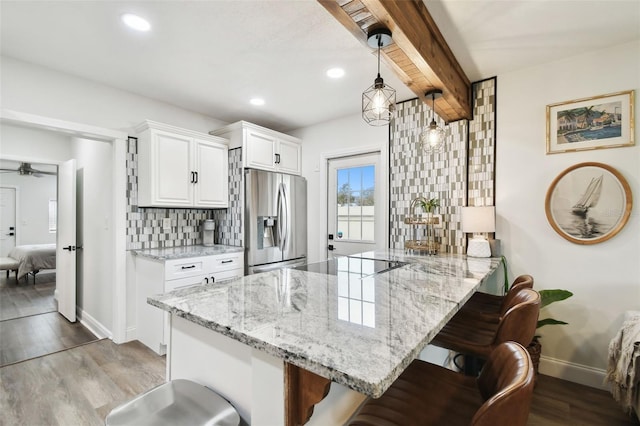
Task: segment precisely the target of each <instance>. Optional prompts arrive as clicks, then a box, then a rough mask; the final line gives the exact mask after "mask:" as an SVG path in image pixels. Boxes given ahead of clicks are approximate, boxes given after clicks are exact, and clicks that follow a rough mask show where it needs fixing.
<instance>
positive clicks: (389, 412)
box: [349, 342, 533, 426]
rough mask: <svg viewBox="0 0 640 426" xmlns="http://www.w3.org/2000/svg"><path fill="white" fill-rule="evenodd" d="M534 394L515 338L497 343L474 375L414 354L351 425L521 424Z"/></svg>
mask: <svg viewBox="0 0 640 426" xmlns="http://www.w3.org/2000/svg"><path fill="white" fill-rule="evenodd" d="M532 397H533V366H532V364H531V358H530V357H529V353H528V352H527V350H526V349H525V348H524V347H522V346H521V345H520V344H518V343H514V342H505V343H502V344H500V345H498V346H497V347H496V348H495V350H494V351H493V352H492V353H491V355H490V356H489V359H488V361H487V363H486V365H485V367H484V369H483V370H482V372H481V373H480V376H478V378H475V377H469V376H465V375H463V374H460V373H456V372H455V371H452V370H448V369H446V368H444V367H440V366H437V365H434V364H430V363H428V362H424V361H420V360H415V361H413V362H412V363H411V364H410V365H409V367H408V368H407V369H406V370H405V371H404V372H403V373H402V374H401V375H400V377H398V379H397V380H396V381H395V382H394V383H393V384H392V385H391V387H389V389H387V391H386V392H385V393H384V394H383V395H382V396H381V397H380V398H378V399H368V400H366V401H365V402H364V404H363V405H362V406H361V407H360V409H359V410H358V411H357V412H356V414H355V415H354V416H353V417H352V418H351V420H350V422H349V425H351V426H374V425H375V426H392V425H402V426H409V425H415V426H418V425H420V426H430V425H437V426H440V425H447V426H455V425H473V426H524V425H526V424H527V418H528V416H529V409H530V407H531V399H532Z"/></svg>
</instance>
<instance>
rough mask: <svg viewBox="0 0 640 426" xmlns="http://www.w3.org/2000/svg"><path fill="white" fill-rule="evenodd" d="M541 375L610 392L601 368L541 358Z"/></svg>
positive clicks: (604, 372)
mask: <svg viewBox="0 0 640 426" xmlns="http://www.w3.org/2000/svg"><path fill="white" fill-rule="evenodd" d="M540 374H545V375H547V376H551V377H556V378H558V379H563V380H568V381H570V382H574V383H579V384H581V385H585V386H589V387H592V388H596V389H602V390H607V391H608V390H609V386H607V385H605V384H604V377H605V374H606V371H605V370H603V369H600V368H593V367H589V366H586V365H581V364H575V363H572V362H567V361H563V360H559V359H555V358H551V357H546V356H541V357H540Z"/></svg>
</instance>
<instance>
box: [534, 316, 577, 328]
mask: <svg viewBox="0 0 640 426" xmlns="http://www.w3.org/2000/svg"><path fill="white" fill-rule="evenodd" d="M554 324H558V325H564V324H569V323H567V322H564V321H558V320H556V319H553V318H545V319H541V320H540V321H538V325H537V327H536V328H540V327H542V326H545V325H554Z"/></svg>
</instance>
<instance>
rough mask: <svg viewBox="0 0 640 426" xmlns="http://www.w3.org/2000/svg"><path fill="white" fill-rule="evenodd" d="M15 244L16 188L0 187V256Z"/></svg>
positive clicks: (7, 252) (4, 255)
mask: <svg viewBox="0 0 640 426" xmlns="http://www.w3.org/2000/svg"><path fill="white" fill-rule="evenodd" d="M15 246H16V189H15V188H6V187H2V188H0V256H2V257H6V256H7V255H8V254H9V252H10V251H11V249H12V248H14V247H15Z"/></svg>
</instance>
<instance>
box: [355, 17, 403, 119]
mask: <svg viewBox="0 0 640 426" xmlns="http://www.w3.org/2000/svg"><path fill="white" fill-rule="evenodd" d="M391 43H392V40H391V31H389V30H387V29H386V28H378V29H375V30H372V31H371V32H370V33H369V37H368V44H369V46H371V47H376V48H377V49H378V76H377V77H376V79H375V80H374V82H373V85H371V86H370V87H369V88H368V89H367V90H365V91H364V92H363V93H362V118H364V121H366V122H367V123H369V124H370V125H372V126H384V125H385V124H389V122H390V121H391V116H392V114H393V109H394V108H395V104H396V91H395V90H394V89H393V87H391V86H389V85H387V84H384V80H383V79H382V77H380V49H381V48H383V47H385V46H388V45H390V44H391Z"/></svg>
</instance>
